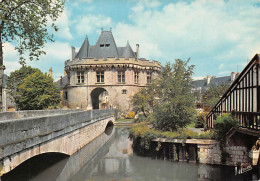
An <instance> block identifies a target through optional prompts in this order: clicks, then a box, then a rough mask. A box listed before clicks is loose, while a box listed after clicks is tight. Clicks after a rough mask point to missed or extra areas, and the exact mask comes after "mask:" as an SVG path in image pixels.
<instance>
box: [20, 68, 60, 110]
mask: <svg viewBox="0 0 260 181" xmlns="http://www.w3.org/2000/svg"><path fill="white" fill-rule="evenodd" d="M18 89H19V92H18V93H19V95H20V96H19V97H18V100H17V106H18V108H19V109H21V110H39V109H47V108H50V107H51V108H56V107H57V106H58V104H59V103H60V93H59V89H58V87H57V86H56V85H55V84H54V82H53V79H52V78H51V77H49V76H48V75H47V74H46V73H45V74H43V73H42V72H41V71H39V70H37V71H36V72H35V73H33V74H31V75H29V76H28V77H27V78H25V79H24V82H23V83H22V84H21V85H20V86H18Z"/></svg>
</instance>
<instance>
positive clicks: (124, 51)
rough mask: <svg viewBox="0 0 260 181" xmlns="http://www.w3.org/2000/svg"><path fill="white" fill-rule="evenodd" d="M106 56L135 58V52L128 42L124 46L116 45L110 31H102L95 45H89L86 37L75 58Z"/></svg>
mask: <svg viewBox="0 0 260 181" xmlns="http://www.w3.org/2000/svg"><path fill="white" fill-rule="evenodd" d="M108 57H115V58H119V57H125V58H130V57H131V58H135V57H136V56H135V53H134V52H133V50H132V48H131V46H130V44H129V43H127V45H126V46H125V47H117V46H116V42H115V40H114V37H113V34H112V31H102V32H101V34H100V36H99V38H98V40H97V43H96V45H90V44H89V41H88V38H86V39H85V41H84V42H83V44H82V46H81V48H80V50H79V52H78V53H77V55H76V56H75V58H79V59H82V58H96V59H99V58H105V59H106V58H108Z"/></svg>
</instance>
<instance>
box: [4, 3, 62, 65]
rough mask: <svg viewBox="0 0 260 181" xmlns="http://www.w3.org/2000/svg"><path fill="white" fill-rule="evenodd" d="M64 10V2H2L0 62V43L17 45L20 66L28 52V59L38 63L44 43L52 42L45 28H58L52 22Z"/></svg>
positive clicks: (51, 35) (42, 52) (51, 37)
mask: <svg viewBox="0 0 260 181" xmlns="http://www.w3.org/2000/svg"><path fill="white" fill-rule="evenodd" d="M63 9H64V0H2V1H1V3H0V39H1V40H2V41H0V46H1V49H0V58H1V60H2V42H5V41H17V44H16V49H17V50H18V52H19V54H20V55H21V56H20V62H21V63H22V64H24V63H25V58H24V57H23V55H24V54H25V52H26V50H29V58H30V60H33V59H34V58H36V60H38V59H39V56H40V55H42V54H45V52H44V51H43V50H41V48H43V46H44V44H45V43H47V41H53V34H49V33H48V28H49V26H50V27H51V28H53V29H54V30H55V31H57V30H58V28H57V27H56V26H55V24H54V23H53V22H55V21H56V20H57V18H58V17H59V15H60V14H61V13H62V11H63ZM0 62H1V61H0Z"/></svg>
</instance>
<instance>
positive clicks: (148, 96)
mask: <svg viewBox="0 0 260 181" xmlns="http://www.w3.org/2000/svg"><path fill="white" fill-rule="evenodd" d="M152 92H153V89H152V86H151V85H149V86H148V87H147V88H142V89H141V90H140V91H139V92H137V93H136V94H135V95H134V96H133V97H132V99H131V103H132V105H133V111H134V112H135V113H136V114H137V113H142V114H143V115H144V116H145V117H147V116H148V115H149V114H150V113H151V112H152V109H153V104H154V94H153V93H152Z"/></svg>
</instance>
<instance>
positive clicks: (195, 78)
mask: <svg viewBox="0 0 260 181" xmlns="http://www.w3.org/2000/svg"><path fill="white" fill-rule="evenodd" d="M202 79H205V77H192V80H202Z"/></svg>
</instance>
